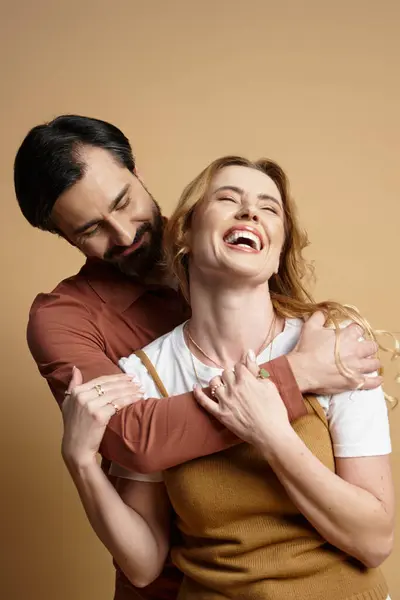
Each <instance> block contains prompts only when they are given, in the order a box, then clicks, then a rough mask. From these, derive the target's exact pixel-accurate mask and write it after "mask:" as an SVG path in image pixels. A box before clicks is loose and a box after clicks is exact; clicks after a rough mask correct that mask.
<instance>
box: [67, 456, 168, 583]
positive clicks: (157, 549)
mask: <svg viewBox="0 0 400 600" xmlns="http://www.w3.org/2000/svg"><path fill="white" fill-rule="evenodd" d="M67 467H68V470H69V472H70V474H71V476H72V479H73V481H74V483H75V486H76V488H77V490H78V493H79V496H80V498H81V501H82V504H83V507H84V509H85V512H86V515H87V517H88V519H89V521H90V524H91V526H92V528H93V529H94V531H95V533H96V534H97V536H98V537H99V538H100V540H101V541H102V543H103V544H104V545H105V546H106V548H107V549H108V551H109V552H110V553H111V554H112V556H113V557H114V559H115V561H116V562H117V564H118V566H119V567H120V568H121V569H122V570H123V572H124V573H125V575H126V576H127V578H128V579H129V580H130V581H131V583H132V584H133V585H134V586H136V587H138V588H142V587H145V586H147V585H149V584H150V583H151V582H152V581H154V580H155V579H156V578H157V577H158V576H159V574H160V573H161V571H162V568H163V565H164V562H165V559H166V557H167V554H168V549H169V523H170V518H171V515H170V505H169V500H168V497H167V494H166V491H165V486H164V484H163V483H145V482H142V481H128V480H120V481H121V483H120V481H118V483H117V489H118V491H119V492H120V494H121V496H122V498H121V497H120V495H119V494H118V492H117V491H116V490H115V489H114V487H113V486H112V484H111V483H110V482H109V480H108V479H107V477H106V476H105V474H104V473H103V471H102V469H101V467H100V466H99V465H98V463H97V461H96V460H94V461H93V462H92V463H91V464H89V463H85V464H84V465H79V464H76V463H75V464H72V463H71V462H69V463H68V464H67ZM124 500H126V501H127V503H126V504H125V501H124ZM128 503H129V505H128Z"/></svg>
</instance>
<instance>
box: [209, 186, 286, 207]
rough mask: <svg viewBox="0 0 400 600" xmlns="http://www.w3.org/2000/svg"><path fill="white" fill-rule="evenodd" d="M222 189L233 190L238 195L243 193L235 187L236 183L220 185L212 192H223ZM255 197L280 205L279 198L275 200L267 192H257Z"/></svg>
mask: <svg viewBox="0 0 400 600" xmlns="http://www.w3.org/2000/svg"><path fill="white" fill-rule="evenodd" d="M223 191H227V192H229V191H230V192H235V193H236V194H239V195H240V196H243V195H244V190H243V189H242V188H240V187H237V186H236V185H222V186H221V187H219V188H217V189H216V190H215V192H214V194H216V193H217V192H223ZM257 198H258V199H259V200H271V201H272V202H275V203H276V204H278V205H279V206H280V205H281V203H280V202H279V200H277V199H276V198H275V197H274V196H270V195H269V194H257Z"/></svg>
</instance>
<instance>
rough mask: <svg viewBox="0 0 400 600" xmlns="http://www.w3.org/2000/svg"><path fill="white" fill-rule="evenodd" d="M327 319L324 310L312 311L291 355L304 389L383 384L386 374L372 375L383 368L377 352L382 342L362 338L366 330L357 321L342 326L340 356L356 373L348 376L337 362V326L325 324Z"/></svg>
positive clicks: (331, 390) (326, 391)
mask: <svg viewBox="0 0 400 600" xmlns="http://www.w3.org/2000/svg"><path fill="white" fill-rule="evenodd" d="M325 321H326V317H325V315H324V314H323V313H322V312H317V313H315V314H314V315H312V316H311V317H310V318H309V319H308V321H307V322H306V323H305V325H304V327H303V330H302V332H301V336H300V339H299V341H298V343H297V345H296V347H295V348H294V350H292V352H291V353H290V354H288V356H287V358H288V361H289V363H290V366H291V368H292V371H293V373H294V376H295V378H296V381H297V384H298V386H299V388H300V390H301V391H302V392H310V393H313V394H325V395H329V394H338V393H340V392H344V391H347V390H354V389H356V388H357V387H358V386H361V385H362V389H364V390H371V389H373V388H376V387H378V386H379V385H381V383H382V377H375V376H371V374H372V373H374V372H376V371H378V370H379V368H380V361H379V359H378V358H376V357H375V356H374V355H375V354H376V352H377V351H378V344H377V343H376V342H373V341H365V340H360V338H361V336H362V335H363V331H362V329H361V327H360V326H359V325H356V324H355V323H353V324H351V325H348V326H347V327H345V328H343V329H341V330H340V333H339V354H340V358H341V361H342V363H343V365H344V366H345V367H346V369H349V370H350V371H351V372H353V373H354V378H353V379H350V378H348V377H345V376H344V375H343V374H342V373H341V372H340V371H339V369H338V367H337V364H336V362H335V343H336V333H335V330H334V329H327V328H326V327H324V324H325ZM368 375H370V376H369V377H368Z"/></svg>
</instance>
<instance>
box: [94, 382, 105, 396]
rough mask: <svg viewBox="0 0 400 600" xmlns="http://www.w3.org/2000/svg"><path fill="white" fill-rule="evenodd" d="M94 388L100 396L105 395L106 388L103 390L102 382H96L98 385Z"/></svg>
mask: <svg viewBox="0 0 400 600" xmlns="http://www.w3.org/2000/svg"><path fill="white" fill-rule="evenodd" d="M94 389H95V390H96V392H97V395H98V396H104V394H105V391H104V390H103V388H102V387H101V384H100V383H98V384H96V385H95V386H94Z"/></svg>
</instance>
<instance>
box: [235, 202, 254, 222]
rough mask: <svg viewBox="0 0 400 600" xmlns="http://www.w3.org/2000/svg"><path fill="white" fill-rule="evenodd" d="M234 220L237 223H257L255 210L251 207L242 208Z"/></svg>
mask: <svg viewBox="0 0 400 600" xmlns="http://www.w3.org/2000/svg"><path fill="white" fill-rule="evenodd" d="M236 219H238V220H239V221H254V222H255V223H258V222H259V218H258V214H257V210H256V208H255V207H253V206H243V207H242V208H241V209H240V210H239V211H238V212H237V213H236Z"/></svg>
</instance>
